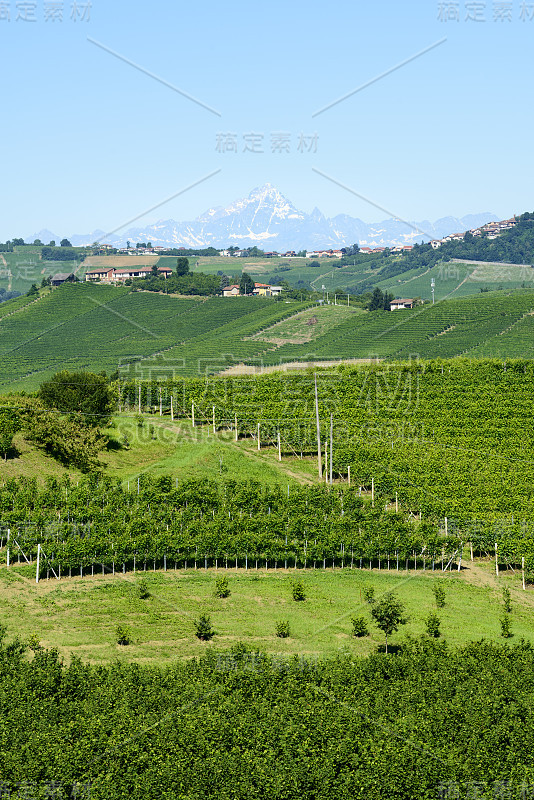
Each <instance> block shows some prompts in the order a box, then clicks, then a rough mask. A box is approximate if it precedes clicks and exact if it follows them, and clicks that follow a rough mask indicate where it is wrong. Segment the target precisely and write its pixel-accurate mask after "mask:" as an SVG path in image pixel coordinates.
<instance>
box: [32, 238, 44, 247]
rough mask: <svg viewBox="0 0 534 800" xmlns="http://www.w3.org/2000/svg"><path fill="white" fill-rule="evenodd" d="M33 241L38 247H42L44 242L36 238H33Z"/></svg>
mask: <svg viewBox="0 0 534 800" xmlns="http://www.w3.org/2000/svg"><path fill="white" fill-rule="evenodd" d="M33 243H34V245H36V246H37V247H42V246H43V243H42V241H41V240H40V239H34V240H33Z"/></svg>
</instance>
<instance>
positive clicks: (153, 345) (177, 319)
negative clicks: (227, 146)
mask: <svg viewBox="0 0 534 800" xmlns="http://www.w3.org/2000/svg"><path fill="white" fill-rule="evenodd" d="M309 308H310V304H306V303H296V302H293V303H283V302H275V301H273V300H272V299H270V298H250V297H243V298H232V299H230V300H229V299H224V298H216V297H214V298H209V299H205V300H198V299H194V298H177V297H167V296H165V295H159V294H152V293H149V292H132V291H131V290H129V289H128V288H126V287H124V288H114V287H107V286H94V285H87V284H78V285H76V284H74V285H72V284H65V285H64V286H62V287H60V288H59V289H56V290H54V291H52V292H50V291H46V292H45V293H44V294H43V295H42V296H40V297H39V298H37V299H33V298H27V297H24V298H19V299H17V300H15V301H10V302H8V303H4V304H2V306H1V307H0V387H1V388H2V389H3V390H4V391H5V390H6V389H8V388H9V389H33V388H35V387H36V386H38V385H39V383H40V382H41V381H42V380H43V378H44V377H47V376H49V375H50V374H52V373H53V372H55V371H56V370H58V369H60V368H65V369H73V370H74V369H82V368H84V369H91V370H96V371H100V370H106V371H107V372H109V373H113V372H115V371H116V370H117V369H121V371H122V372H123V374H124V373H128V374H131V375H132V377H133V376H134V375H135V377H137V378H140V379H144V378H146V377H150V376H151V371H152V370H153V369H156V371H157V372H158V373H159V374H160V375H164V374H168V375H169V377H172V376H173V375H174V376H180V375H182V376H187V375H199V374H206V373H213V372H218V371H221V370H223V369H225V368H226V367H228V366H232V365H235V364H239V363H246V364H250V365H256V366H257V365H277V364H280V363H284V362H288V361H298V360H310V359H315V360H318V361H328V360H338V359H369V358H381V359H388V360H392V359H407V358H414V357H421V358H435V357H442V358H449V357H454V356H459V355H467V356H470V357H471V356H472V357H482V356H498V357H512V356H514V357H524V358H531V357H533V356H534V345H533V341H534V336H533V333H534V317H533V316H532V314H533V313H534V291H532V290H526V289H524V290H516V291H514V292H510V293H507V294H505V293H504V292H493V293H489V292H488V293H482V294H479V295H477V296H471V297H462V298H458V299H450V300H446V301H443V302H441V303H436V305H434V306H431V305H425V306H422V307H419V308H416V309H414V310H412V311H399V312H394V313H386V312H373V313H361V311H360V312H359V313H358V312H357V311H356V309H355V310H354V313H351V311H350V310H349V309H347V308H346V307H344V308H336V307H328V308H327V309H323V310H322V311H321V312H318V313H320V315H321V314H322V313H323V312H324V313H325V315H327V316H329V319H328V325H327V326H326V327H324V326H322V325H318V326H317V332H316V331H315V328H313V327H308V328H307V332H309V335H308V337H307V338H308V339H309V340H308V341H303V338H306V337H302V336H301V337H299V336H298V335H295V336H294V337H293V339H292V337H291V336H285V337H280V338H277V337H276V335H274V337H273V326H276V323H278V322H280V321H281V320H284V319H286V318H287V317H291V316H294V315H295V314H297V313H298V312H299V311H302V310H305V309H309ZM314 313H315V312H314ZM275 330H276V329H274V331H275ZM130 364H135V366H132V367H130V366H129V365H130ZM125 365H126V366H125Z"/></svg>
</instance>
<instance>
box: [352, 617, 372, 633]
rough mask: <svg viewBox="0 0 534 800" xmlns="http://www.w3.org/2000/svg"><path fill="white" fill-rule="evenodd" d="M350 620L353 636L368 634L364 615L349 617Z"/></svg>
mask: <svg viewBox="0 0 534 800" xmlns="http://www.w3.org/2000/svg"><path fill="white" fill-rule="evenodd" d="M350 621H351V622H352V635H353V636H358V637H360V636H369V629H368V628H367V621H366V619H365V617H351V618H350Z"/></svg>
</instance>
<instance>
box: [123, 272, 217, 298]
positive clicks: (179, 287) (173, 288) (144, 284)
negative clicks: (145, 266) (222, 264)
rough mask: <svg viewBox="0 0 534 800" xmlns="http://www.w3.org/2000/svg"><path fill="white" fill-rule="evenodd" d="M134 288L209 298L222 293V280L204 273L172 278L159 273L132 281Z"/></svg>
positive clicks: (189, 273)
mask: <svg viewBox="0 0 534 800" xmlns="http://www.w3.org/2000/svg"><path fill="white" fill-rule="evenodd" d="M132 286H134V287H137V288H139V289H144V290H145V291H147V292H163V293H167V294H186V295H187V294H188V295H201V296H204V297H207V296H210V295H214V294H219V293H220V291H221V278H220V277H219V276H218V275H205V274H204V273H203V272H188V273H186V274H185V275H172V276H171V277H170V278H164V277H163V276H162V275H161V274H159V273H158V274H157V275H155V274H153V275H149V276H148V277H147V278H137V279H135V280H133V281H132Z"/></svg>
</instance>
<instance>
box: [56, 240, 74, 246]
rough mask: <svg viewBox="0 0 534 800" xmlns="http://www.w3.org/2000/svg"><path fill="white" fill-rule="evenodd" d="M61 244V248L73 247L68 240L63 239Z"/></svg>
mask: <svg viewBox="0 0 534 800" xmlns="http://www.w3.org/2000/svg"><path fill="white" fill-rule="evenodd" d="M59 244H60V246H61V247H72V245H71V243H70V242H69V240H68V239H62V240H61V241H60V243H59Z"/></svg>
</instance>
